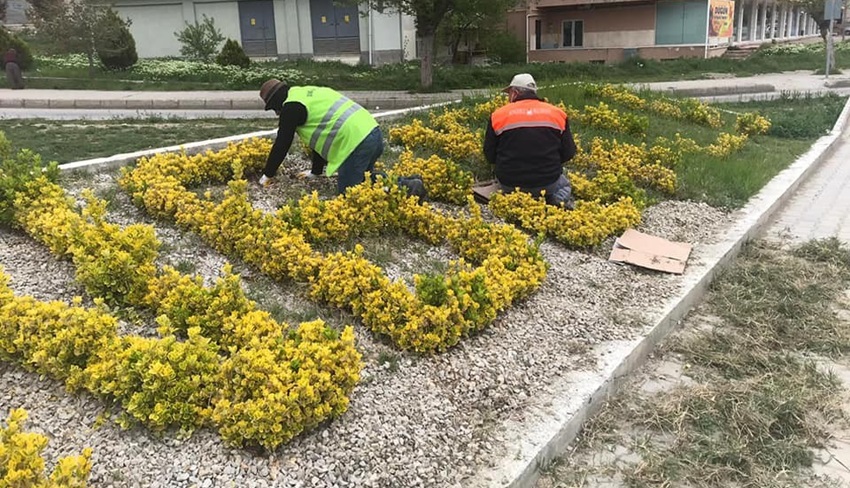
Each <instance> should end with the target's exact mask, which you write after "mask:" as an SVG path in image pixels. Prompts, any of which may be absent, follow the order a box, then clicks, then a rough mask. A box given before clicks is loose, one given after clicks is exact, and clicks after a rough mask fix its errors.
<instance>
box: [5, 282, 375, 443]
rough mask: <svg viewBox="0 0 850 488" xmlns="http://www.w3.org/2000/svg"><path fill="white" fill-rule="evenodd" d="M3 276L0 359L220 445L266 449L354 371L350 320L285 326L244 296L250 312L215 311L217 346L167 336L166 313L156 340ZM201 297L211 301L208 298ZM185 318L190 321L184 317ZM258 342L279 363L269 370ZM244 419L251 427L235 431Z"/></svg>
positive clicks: (353, 377)
mask: <svg viewBox="0 0 850 488" xmlns="http://www.w3.org/2000/svg"><path fill="white" fill-rule="evenodd" d="M172 278H174V277H173V276H172ZM177 281H178V282H180V281H183V283H182V286H184V287H185V286H187V283H186V282H185V280H180V279H178V280H177ZM7 283H8V277H7V276H6V275H3V274H0V324H2V327H0V357H2V358H3V359H4V360H11V361H16V362H18V363H20V364H21V365H23V366H24V367H25V368H27V369H30V370H33V371H36V372H39V373H41V374H46V375H49V376H51V377H53V378H56V379H59V380H64V381H65V383H66V386H67V387H68V389H69V390H79V389H86V390H88V391H89V392H91V393H93V394H95V395H98V396H100V397H101V398H104V399H107V400H112V401H115V402H116V403H118V404H120V405H121V406H122V407H123V409H124V411H125V413H126V415H127V416H128V417H129V418H132V419H135V420H136V421H138V422H140V423H141V424H143V425H146V426H148V427H150V428H153V429H164V428H168V427H180V428H181V429H183V430H186V431H192V430H194V429H195V428H197V427H201V426H205V425H209V426H211V427H215V428H218V429H219V431H220V433H221V435H222V437H223V438H224V439H225V441H227V442H228V443H230V444H233V445H237V446H241V445H248V444H252V445H260V446H263V447H266V448H268V449H274V448H275V447H277V446H278V445H280V444H281V443H282V442H286V441H288V440H289V439H291V438H292V437H293V436H294V435H297V434H298V433H300V432H303V431H304V430H305V429H309V428H312V427H314V426H315V425H317V424H318V423H320V422H321V421H323V420H326V419H327V418H331V417H336V416H338V415H341V414H342V413H343V412H344V411H345V410H346V408H347V407H348V396H349V395H350V393H351V391H352V390H353V388H354V385H355V384H356V383H357V381H358V379H359V372H360V369H361V367H362V364H361V358H360V354H359V353H358V352H357V350H356V349H355V347H354V338H353V337H354V336H353V329H352V328H351V327H346V328H345V330H343V331H342V333H339V332H337V331H335V330H332V329H330V328H329V327H327V326H326V325H325V324H324V323H323V322H321V321H314V322H308V323H304V324H301V325H300V326H299V327H297V328H295V329H289V328H288V327H287V326H285V325H281V324H277V323H276V322H274V321H273V320H272V319H271V317H270V316H269V314H268V313H267V312H264V311H258V310H253V308H254V304H253V302H250V303H247V304H245V307H246V308H247V309H250V310H251V311H249V312H247V313H243V314H241V315H240V312H238V311H234V312H233V313H232V314H231V315H229V316H228V317H224V318H223V319H222V321H223V325H222V328H223V329H224V331H225V332H224V333H221V334H220V335H221V337H222V344H216V343H215V342H214V341H212V340H210V339H208V338H206V337H203V336H202V335H201V327H198V326H193V327H189V328H188V330H187V331H186V336H187V340H185V341H179V340H177V338H176V337H175V336H174V335H172V334H170V333H169V332H170V331H172V330H174V328H173V327H172V326H171V323H170V322H171V320H172V319H174V320H176V319H177V318H178V317H176V316H172V319H170V318H169V317H168V316H166V315H161V316H160V317H159V321H160V325H161V327H160V330H161V332H163V337H161V338H143V337H138V336H119V335H118V334H117V321H116V320H115V318H114V317H112V316H110V315H108V314H107V313H106V312H105V311H104V310H101V309H98V308H95V309H85V308H82V307H80V306H79V301H77V302H75V304H73V305H71V306H69V305H67V304H65V303H62V302H50V303H44V302H39V301H37V300H34V299H32V298H31V297H16V296H14V295H12V294H11V293H10V290H9V289H8V286H7V285H6V284H7ZM195 290H196V292H197V291H198V287H195ZM207 303H211V305H210V308H211V309H216V308H217V305H216V304H215V300H212V302H209V301H208V302H207ZM164 306H168V305H164ZM204 313H206V314H207V316H215V314H214V313H213V312H212V311H206V312H204ZM214 318H215V319H218V317H214ZM187 322H189V323H194V321H193V320H192V318H191V317H189V318H188V319H187ZM204 326H207V327H208V324H204ZM258 350H262V351H266V353H265V354H266V356H268V355H271V356H272V357H273V358H274V363H275V364H283V365H287V368H284V369H274V368H272V369H270V365H269V364H268V362H267V361H266V360H265V359H264V358H265V357H266V356H262V355H256V354H255V352H256V351H258ZM234 364H238V366H236V367H235V366H234ZM293 372H294V373H293ZM238 375H242V376H244V377H246V378H247V377H257V378H259V377H262V378H263V380H264V381H265V382H266V385H268V386H267V387H264V388H255V387H254V386H252V385H249V384H247V383H245V382H241V381H239V379H238V378H237V377H236V376H238ZM271 385H274V388H272V386H271ZM252 405H260V406H261V408H254V407H253V406H252ZM281 412H289V413H288V414H287V415H282V414H281ZM246 415H247V416H248V417H246ZM246 419H250V420H251V422H252V424H253V425H254V426H255V428H256V429H257V430H253V431H251V430H250V429H243V428H242V426H243V424H244V422H245V421H246ZM261 425H262V426H264V427H263V428H260V427H259V426H261ZM237 431H238V432H237ZM0 458H2V456H0Z"/></svg>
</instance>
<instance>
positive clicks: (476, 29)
mask: <svg viewBox="0 0 850 488" xmlns="http://www.w3.org/2000/svg"><path fill="white" fill-rule="evenodd" d="M516 4H517V0H462V1H458V2H456V7H455V9H454V11H453V12H452V14H451V15H450V16H449V18H447V19H446V20H444V21H443V23H442V27H441V29H440V30H441V33H442V36H440V37H441V38H443V39H445V40H446V43H447V45H448V46H449V52H450V53H451V55H452V62H453V63H457V62H459V61H460V59H459V58H460V56H459V52H458V49H459V46H460V43H461V42H463V41H464V40H466V41H469V40H470V39H472V38H479V40H481V39H480V37H482V35H483V36H484V37H487V36H490V35H492V34H493V33H494V32H493V31H494V29H495V30H498V27H497V26H499V25H500V24H502V23H503V22H504V20H505V17H506V16H507V12H508V10H509V9H511V8H513V7H515V6H516Z"/></svg>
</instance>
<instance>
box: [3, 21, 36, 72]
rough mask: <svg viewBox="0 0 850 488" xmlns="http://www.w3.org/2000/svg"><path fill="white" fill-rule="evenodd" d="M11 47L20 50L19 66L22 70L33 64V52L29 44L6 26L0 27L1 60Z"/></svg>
mask: <svg viewBox="0 0 850 488" xmlns="http://www.w3.org/2000/svg"><path fill="white" fill-rule="evenodd" d="M9 48H12V49H14V50H15V51H17V52H18V66H20V67H21V69H22V70H26V69H28V68H30V67H31V66H32V53H31V52H30V47H29V45H28V44H27V43H26V42H24V41H22V40H21V39H20V38H19V37H18V36H16V35H15V34H12V33H11V32H9V31H7V30H6V29H4V28H0V60H2V59H3V55H4V54H6V51H8V50H9Z"/></svg>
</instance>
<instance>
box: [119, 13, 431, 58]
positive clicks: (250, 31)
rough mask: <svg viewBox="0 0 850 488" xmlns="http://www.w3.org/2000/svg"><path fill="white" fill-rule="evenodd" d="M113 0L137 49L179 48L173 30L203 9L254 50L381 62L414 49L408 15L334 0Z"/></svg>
mask: <svg viewBox="0 0 850 488" xmlns="http://www.w3.org/2000/svg"><path fill="white" fill-rule="evenodd" d="M113 8H115V10H116V11H117V12H118V13H119V15H121V16H122V17H125V18H129V19H130V20H131V21H132V24H131V25H130V32H131V33H132V34H133V37H134V38H135V40H136V48H137V50H138V52H139V56H140V57H164V56H179V55H180V42H179V41H178V40H177V37H176V36H175V35H174V33H175V32H177V31H180V30H182V29H183V28H184V27H185V26H186V24H187V23H189V24H191V23H194V22H195V21H196V20H197V21H198V22H201V21H203V18H204V16H206V17H210V18H213V19H215V25H216V27H218V28H219V29H220V30H221V32H222V34H224V35H225V36H226V37H229V38H231V39H234V40H236V41H238V42H239V43H240V44H241V45H242V47H243V49H245V52H246V54H248V56H251V57H255V58H275V59H291V58H315V59H334V60H341V61H348V62H364V63H371V64H383V63H388V62H398V61H402V60H407V59H411V58H413V57H414V56H415V45H416V42H415V27H414V23H413V19H412V18H411V17H409V16H407V15H402V14H399V13H398V12H390V11H385V12H378V11H371V10H369V9H368V8H362V7H357V6H349V5H337V4H336V3H335V2H334V1H333V0H247V1H195V0H117V1H116V3H115V4H114V5H113Z"/></svg>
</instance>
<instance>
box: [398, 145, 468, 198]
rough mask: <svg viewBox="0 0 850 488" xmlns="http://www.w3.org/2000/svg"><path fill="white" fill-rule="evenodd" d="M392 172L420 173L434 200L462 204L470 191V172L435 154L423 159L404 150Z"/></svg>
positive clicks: (429, 195)
mask: <svg viewBox="0 0 850 488" xmlns="http://www.w3.org/2000/svg"><path fill="white" fill-rule="evenodd" d="M393 172H395V173H396V174H400V175H420V176H421V177H422V182H423V183H424V184H425V190H426V191H427V192H428V197H429V198H432V199H434V200H440V201H444V202H449V203H454V204H455V205H464V204H465V203H466V199H467V197H468V196H469V193H470V192H471V191H472V184H473V177H472V174H471V173H469V172H468V171H464V170H463V169H462V168H461V167H460V166H458V165H457V164H455V163H454V162H452V161H450V160H446V159H443V158H441V157H440V156H437V155H433V156H431V157H429V158H428V159H424V158H416V157H414V156H413V152H411V151H404V152H403V153H402V154H401V156H400V157H399V159H398V162H397V163H396V165H395V166H394V167H393Z"/></svg>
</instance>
